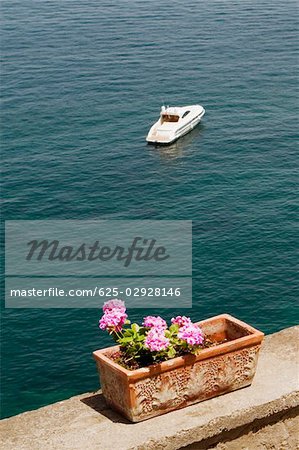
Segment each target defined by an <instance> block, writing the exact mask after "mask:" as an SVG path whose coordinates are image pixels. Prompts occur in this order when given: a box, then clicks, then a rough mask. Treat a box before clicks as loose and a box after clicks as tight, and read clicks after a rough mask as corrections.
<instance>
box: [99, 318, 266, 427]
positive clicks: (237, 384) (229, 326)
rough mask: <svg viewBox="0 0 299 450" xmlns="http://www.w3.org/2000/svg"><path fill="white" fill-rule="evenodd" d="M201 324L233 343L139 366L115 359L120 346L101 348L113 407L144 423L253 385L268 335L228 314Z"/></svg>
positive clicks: (106, 388)
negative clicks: (129, 367)
mask: <svg viewBox="0 0 299 450" xmlns="http://www.w3.org/2000/svg"><path fill="white" fill-rule="evenodd" d="M198 324H199V325H200V327H201V328H202V330H203V331H204V333H205V335H206V336H208V337H209V338H210V339H212V340H216V341H219V342H221V341H223V340H224V339H227V342H225V343H223V344H219V345H217V346H215V347H210V348H206V349H204V350H202V351H201V352H200V353H199V355H197V356H194V355H186V356H181V357H177V358H174V359H171V360H169V361H165V362H163V363H160V364H157V365H153V366H150V367H146V368H142V369H137V370H127V369H125V368H123V367H121V366H120V365H118V364H116V363H115V362H113V361H112V360H111V359H110V358H109V355H111V354H112V353H114V352H115V351H117V350H118V346H114V347H109V348H105V349H103V350H97V351H95V352H94V353H93V356H94V358H95V360H96V363H97V367H98V371H99V374H100V380H101V386H102V392H103V395H104V397H105V399H106V401H107V403H108V405H109V406H111V408H113V409H115V410H117V411H118V412H120V413H121V414H122V415H124V416H125V417H126V418H128V419H129V420H130V421H132V422H140V421H142V420H145V419H149V418H150V417H154V416H158V415H160V414H165V413H167V412H169V411H172V410H175V409H179V408H183V407H184V406H188V405H192V404H193V403H197V402H201V401H203V400H206V399H209V398H212V397H215V396H217V395H221V394H224V393H226V392H230V391H234V390H236V389H240V388H243V387H245V386H248V385H250V384H251V382H252V379H253V377H254V374H255V369H256V364H257V359H258V352H259V349H260V346H261V342H262V340H263V336H264V334H263V333H261V332H260V331H258V330H256V329H254V328H252V327H251V326H249V325H247V324H246V323H244V322H241V321H240V320H238V319H235V318H234V317H232V316H230V315H228V314H222V315H220V316H216V317H213V318H211V319H208V320H204V321H202V322H198Z"/></svg>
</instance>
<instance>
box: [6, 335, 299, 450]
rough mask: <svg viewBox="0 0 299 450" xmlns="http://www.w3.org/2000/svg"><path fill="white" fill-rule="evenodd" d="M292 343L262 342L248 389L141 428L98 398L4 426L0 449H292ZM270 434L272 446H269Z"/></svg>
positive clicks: (280, 339) (284, 339)
mask: <svg viewBox="0 0 299 450" xmlns="http://www.w3.org/2000/svg"><path fill="white" fill-rule="evenodd" d="M298 342H299V327H293V328H289V329H286V330H283V331H281V332H279V333H275V334H273V335H270V336H267V337H266V338H265V341H264V344H263V346H262V349H261V352H260V357H259V363H258V367H257V373H256V376H255V378H254V380H253V383H252V385H251V386H250V387H247V388H244V389H241V390H238V391H234V392H232V393H229V394H226V395H223V396H220V397H217V398H213V399H211V400H207V401H205V402H202V403H198V404H196V405H193V406H189V407H187V408H184V409H181V410H179V411H174V412H171V413H169V414H165V415H163V416H159V417H155V418H153V419H150V420H148V421H145V422H140V423H136V424H132V423H129V422H128V421H126V420H125V419H123V418H122V417H121V416H119V415H118V414H117V413H114V412H112V411H111V410H110V409H109V408H107V406H106V405H105V402H104V400H103V397H102V395H101V394H100V393H96V394H91V393H90V394H84V395H81V396H77V397H73V398H71V399H69V400H65V401H63V402H59V403H55V404H54V405H50V406H47V407H44V408H40V409H38V410H36V411H31V412H27V413H24V414H20V415H18V416H15V417H12V418H10V419H4V420H2V421H1V422H0V433H1V440H2V447H1V448H5V449H6V450H16V449H17V450H29V449H30V450H40V449H43V450H50V449H51V450H56V449H57V450H58V449H59V450H61V449H68V450H70V449H72V450H75V449H84V450H91V449H92V450H96V449H99V450H115V449H119V448H121V449H123V450H129V449H130V450H133V449H134V450H159V449H166V450H174V449H180V448H182V447H184V446H186V447H187V449H188V446H189V449H191V448H193V449H196V450H197V449H201V448H207V445H206V444H207V443H208V442H210V443H209V445H210V444H211V442H212V441H213V440H214V448H216V449H217V450H235V449H237V448H238V450H242V449H244V450H245V449H246V450H259V449H262V448H263V449H272V448H273V449H274V448H275V450H276V449H278V450H279V449H281V450H283V449H284V448H286V449H291V450H293V448H294V449H295V448H296V445H297V444H296V433H295V422H294V420H295V418H294V417H293V416H295V415H296V413H295V407H296V406H298V404H299V398H298V384H299V380H298V374H299V371H298V369H299V367H298V366H299V362H298V356H299V354H298V353H299V352H298ZM289 416H290V417H289ZM284 417H287V418H286V419H284ZM273 423H274V424H273ZM274 430H276V431H275V433H276V436H277V439H278V437H279V439H280V440H279V441H277V446H276V447H273V445H274V444H273V439H272V437H273V436H274ZM244 433H247V434H246V435H244ZM270 438H271V439H272V441H271V439H270ZM238 439H239V442H238ZM246 439H250V440H249V441H248V440H247V441H246ZM253 439H255V440H253ZM252 442H253V445H251V444H252ZM271 442H272V443H271ZM195 443H196V444H195ZM263 443H264V444H265V445H264V447H263V446H262V445H263ZM202 445H206V446H202ZM229 445H231V447H229ZM233 445H235V447H233ZM266 445H268V447H267V446H266ZM271 445H272V447H271ZM285 445H288V447H284V446H285ZM192 446H193V447H192ZM221 446H222V447H221ZM225 446H226V447H225Z"/></svg>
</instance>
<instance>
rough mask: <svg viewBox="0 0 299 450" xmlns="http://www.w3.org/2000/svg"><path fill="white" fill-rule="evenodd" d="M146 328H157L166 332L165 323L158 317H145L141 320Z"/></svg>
mask: <svg viewBox="0 0 299 450" xmlns="http://www.w3.org/2000/svg"><path fill="white" fill-rule="evenodd" d="M142 325H143V326H144V327H146V328H158V329H161V330H166V328H167V323H166V322H165V320H164V319H162V317H160V316H157V317H155V316H147V317H145V318H144V319H143V324H142Z"/></svg>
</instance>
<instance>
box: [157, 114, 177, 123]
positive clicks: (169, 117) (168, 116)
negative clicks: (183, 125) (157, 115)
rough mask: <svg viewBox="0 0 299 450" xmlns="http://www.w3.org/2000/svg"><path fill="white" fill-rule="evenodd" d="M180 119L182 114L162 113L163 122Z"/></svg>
mask: <svg viewBox="0 0 299 450" xmlns="http://www.w3.org/2000/svg"><path fill="white" fill-rule="evenodd" d="M179 119H180V116H177V115H175V114H162V115H161V123H164V122H178V121H179Z"/></svg>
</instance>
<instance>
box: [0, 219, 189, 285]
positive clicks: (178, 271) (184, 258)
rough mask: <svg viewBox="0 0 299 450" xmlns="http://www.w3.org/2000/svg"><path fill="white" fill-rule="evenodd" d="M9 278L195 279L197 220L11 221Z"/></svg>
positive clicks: (7, 229) (8, 229)
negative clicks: (86, 276)
mask: <svg viewBox="0 0 299 450" xmlns="http://www.w3.org/2000/svg"><path fill="white" fill-rule="evenodd" d="M5 272H6V275H46V276H49V275H78V276H82V275H96V276H106V275H111V276H115V275H125V276H133V275H136V276H140V275H144V276H149V275H153V276H155V275H159V276H161V275H175V276H176V275H179V276H182V275H184V276H185V275H188V276H191V275H192V222H191V221H181V220H174V221H169V220H165V221H164V220H156V221H155V220H144V221H139V220H131V221H128V220H127V221H126V220H107V221H104V220H101V221H80V220H78V221H69V220H61V221H57V220H49V221H25V220H23V221H7V222H6V226H5Z"/></svg>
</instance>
